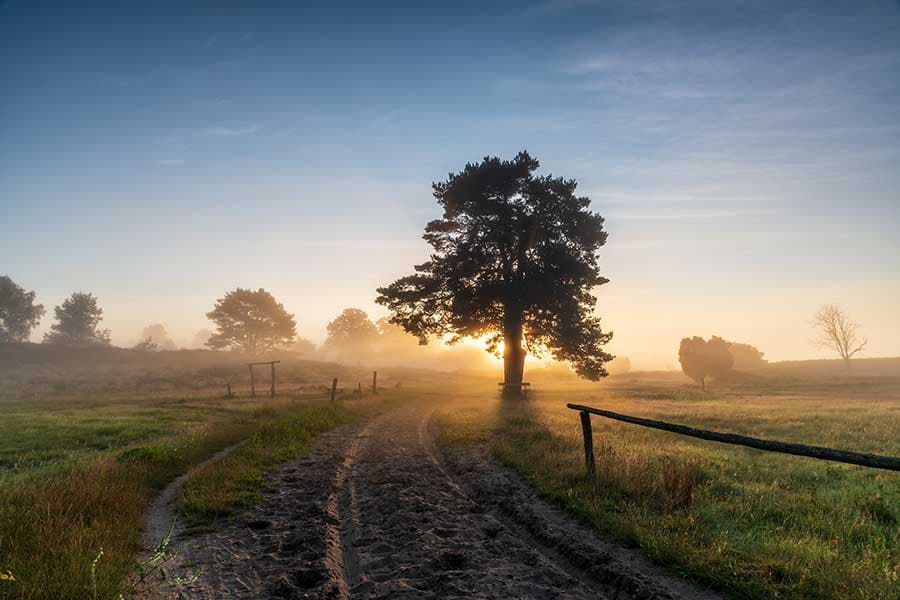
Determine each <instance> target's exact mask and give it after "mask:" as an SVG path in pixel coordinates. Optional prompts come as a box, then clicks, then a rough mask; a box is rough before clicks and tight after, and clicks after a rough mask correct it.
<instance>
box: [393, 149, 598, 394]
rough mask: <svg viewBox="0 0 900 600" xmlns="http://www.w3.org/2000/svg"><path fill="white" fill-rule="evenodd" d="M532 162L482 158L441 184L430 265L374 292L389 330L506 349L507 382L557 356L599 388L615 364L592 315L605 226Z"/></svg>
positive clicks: (522, 156) (522, 157) (570, 189)
mask: <svg viewBox="0 0 900 600" xmlns="http://www.w3.org/2000/svg"><path fill="white" fill-rule="evenodd" d="M538 166H539V163H538V161H537V160H536V159H535V158H533V157H531V156H530V155H529V154H528V153H527V152H520V153H519V154H518V155H516V157H515V158H514V159H513V160H509V161H505V160H501V159H499V158H496V157H486V158H485V159H484V160H483V161H482V162H480V163H470V164H467V165H466V167H465V168H464V169H463V170H462V171H461V172H459V173H450V174H449V175H448V177H447V179H446V180H444V181H440V182H436V183H434V184H433V186H432V187H433V195H434V197H435V198H436V199H437V202H438V204H440V206H441V207H442V208H443V211H444V212H443V216H442V218H440V219H436V220H434V221H431V222H430V223H428V224H427V225H426V227H425V234H424V236H423V237H424V239H425V241H427V242H428V243H429V244H430V245H431V247H432V253H431V257H430V259H429V260H428V261H427V262H425V263H422V264H420V265H416V266H415V273H414V274H412V275H408V276H406V277H402V278H400V279H398V280H397V281H395V282H393V283H391V284H390V285H388V286H386V287H381V288H378V294H379V295H378V298H377V302H378V303H379V304H382V305H384V306H386V307H387V308H388V309H390V311H391V321H392V322H393V323H396V324H397V325H400V326H401V327H403V328H404V329H405V330H406V331H408V332H410V333H412V334H413V335H415V336H417V337H418V338H419V339H420V340H421V342H422V343H425V342H427V340H428V339H429V338H433V337H443V336H445V335H448V334H449V335H450V336H451V337H450V339H449V341H450V342H451V343H453V342H456V341H459V340H460V339H462V338H464V337H472V338H479V337H485V338H486V340H487V348H488V350H489V351H492V352H495V353H499V349H500V345H501V342H502V343H503V354H504V371H505V380H506V382H507V383H510V384H513V385H515V384H518V383H521V381H522V368H523V363H524V358H525V353H526V351H530V352H532V353H534V354H538V355H540V354H541V353H542V352H544V351H549V352H550V353H551V354H552V355H553V356H554V357H555V358H557V359H558V360H563V361H568V362H569V363H571V364H572V365H573V367H574V369H575V371H576V372H577V373H578V374H579V375H581V376H583V377H586V378H588V379H592V380H596V379H599V378H600V377H603V376H605V375H606V374H607V372H606V367H605V364H606V363H607V362H608V361H610V360H611V359H612V356H610V355H609V354H608V353H606V352H605V351H604V349H603V346H604V345H605V344H606V343H607V342H608V341H609V340H610V338H611V337H612V334H611V333H608V332H604V331H603V330H602V328H601V325H600V318H599V317H598V316H596V315H595V314H594V306H595V304H596V298H595V297H594V295H593V291H594V289H595V288H596V287H597V286H600V285H603V284H604V283H607V281H608V280H607V279H606V278H605V277H603V276H602V275H601V274H600V268H599V264H598V260H597V252H598V250H599V249H600V247H601V246H603V245H604V244H605V243H606V238H607V234H606V231H604V229H603V223H604V221H603V218H602V217H601V216H600V215H599V214H597V213H594V212H591V211H590V210H589V206H590V199H588V198H586V197H584V196H578V195H577V194H576V182H575V181H574V180H571V179H564V178H561V177H553V176H551V175H546V176H537V175H535V171H536V170H537V168H538Z"/></svg>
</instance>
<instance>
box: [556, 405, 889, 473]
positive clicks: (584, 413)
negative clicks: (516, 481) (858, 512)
mask: <svg viewBox="0 0 900 600" xmlns="http://www.w3.org/2000/svg"><path fill="white" fill-rule="evenodd" d="M566 407H567V408H570V409H572V410H577V411H578V412H579V413H580V414H581V432H582V435H583V436H584V464H585V467H586V468H587V470H588V473H589V474H591V475H593V474H594V472H595V471H596V463H595V461H594V435H593V432H592V430H591V415H597V416H600V417H605V418H607V419H613V420H614V421H622V422H623V423H631V424H632V425H640V426H641V427H650V428H652V429H661V430H663V431H671V432H672V433H677V434H680V435H686V436H688V437H694V438H699V439H701V440H710V441H713V442H720V443H723V444H734V445H736V446H747V447H748V448H756V449H757V450H765V451H767V452H780V453H782V454H793V455H795V456H808V457H809V458H817V459H819V460H831V461H835V462H842V463H849V464H851V465H859V466H862V467H870V468H872V469H887V470H889V471H900V458H898V457H895V456H880V455H878V454H864V453H862V452H848V451H846V450H836V449H834V448H825V447H823V446H807V445H805V444H794V443H790V442H778V441H773V440H763V439H759V438H754V437H748V436H746V435H738V434H735V433H720V432H718V431H709V430H707V429H695V428H693V427H688V426H686V425H674V424H672V423H666V422H664V421H654V420H652V419H642V418H640V417H632V416H631V415H623V414H619V413H615V412H612V411H609V410H603V409H600V408H594V407H591V406H584V405H581V404H571V403H569V404H566Z"/></svg>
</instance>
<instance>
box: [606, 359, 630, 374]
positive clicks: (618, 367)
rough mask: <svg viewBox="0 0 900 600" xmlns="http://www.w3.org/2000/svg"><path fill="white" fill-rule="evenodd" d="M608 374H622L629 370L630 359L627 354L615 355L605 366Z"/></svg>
mask: <svg viewBox="0 0 900 600" xmlns="http://www.w3.org/2000/svg"><path fill="white" fill-rule="evenodd" d="M606 370H607V371H609V374H610V375H624V374H625V373H628V372H629V371H631V360H629V358H628V357H627V356H617V357H615V358H614V359H612V361H611V362H610V363H609V365H608V366H607V369H606Z"/></svg>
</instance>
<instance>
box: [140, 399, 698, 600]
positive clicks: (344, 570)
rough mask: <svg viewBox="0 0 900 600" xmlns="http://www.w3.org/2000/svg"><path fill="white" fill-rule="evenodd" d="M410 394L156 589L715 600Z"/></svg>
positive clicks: (305, 461)
mask: <svg viewBox="0 0 900 600" xmlns="http://www.w3.org/2000/svg"><path fill="white" fill-rule="evenodd" d="M430 414H431V408H430V407H429V406H427V405H424V404H412V405H407V406H404V407H401V408H399V409H395V410H393V411H390V412H388V413H385V414H383V415H380V416H378V417H374V418H371V419H369V420H367V421H364V422H362V423H358V424H355V425H350V426H345V427H341V428H339V429H336V430H334V431H332V432H329V433H326V434H323V435H322V436H321V437H320V439H319V442H318V443H317V445H316V447H315V449H314V451H313V452H311V453H309V454H306V455H304V456H301V457H299V458H298V459H296V460H294V461H291V462H289V463H287V464H286V465H284V466H282V467H281V468H279V469H277V470H276V471H274V472H273V473H272V474H271V475H270V477H269V482H270V484H271V486H270V489H269V490H268V491H267V493H266V494H265V498H264V500H263V501H262V502H261V503H260V504H259V505H258V506H256V507H255V508H254V509H252V510H250V511H248V512H247V513H246V514H244V515H242V516H241V517H240V518H237V519H234V520H231V521H228V522H224V523H222V524H221V526H220V527H219V528H218V529H217V530H216V531H215V532H211V533H207V534H203V535H200V536H198V537H195V538H191V539H189V540H176V542H175V546H176V548H175V549H176V550H178V551H179V552H180V558H179V560H178V562H177V564H175V565H173V566H171V571H170V574H171V575H173V576H182V575H185V574H186V573H188V572H190V571H192V570H194V569H197V568H198V567H201V566H202V567H203V568H204V571H203V573H202V575H201V576H200V578H199V579H198V580H197V581H196V582H194V583H192V584H190V585H188V586H184V587H183V588H181V589H178V588H174V587H164V588H160V589H158V590H157V591H156V592H155V593H154V594H153V595H152V597H154V598H281V599H292V598H359V599H363V598H365V599H376V598H442V599H445V598H446V599H451V598H475V599H485V600H486V599H491V598H496V599H507V598H533V599H551V598H576V599H582V598H583V599H587V598H619V599H638V598H715V597H716V596H715V595H713V594H710V593H708V592H705V591H703V590H700V589H697V588H695V587H693V586H691V585H688V584H686V583H684V582H682V581H680V580H677V579H675V578H673V577H671V576H668V575H666V574H665V573H664V572H663V571H662V570H661V569H659V568H658V567H655V566H654V565H652V564H650V563H649V562H648V561H646V560H644V559H643V558H642V557H640V555H639V554H637V553H636V552H635V551H633V550H628V549H624V548H621V547H618V546H616V545H614V544H611V543H608V542H604V541H602V540H600V539H598V538H597V536H596V534H595V533H594V532H592V531H589V530H587V529H585V528H582V527H579V526H578V525H576V524H574V523H572V522H571V520H570V519H568V518H567V517H565V516H564V515H562V514H561V513H559V512H558V511H556V510H555V509H553V508H552V507H550V506H549V505H547V504H546V503H544V502H542V501H540V500H539V499H537V498H536V497H535V495H534V494H533V492H531V490H530V489H529V488H528V487H527V486H526V485H525V484H524V483H523V482H522V481H521V480H519V479H518V478H517V477H515V476H514V475H513V474H511V473H509V472H507V471H505V470H504V469H502V468H500V467H498V466H497V465H496V463H494V461H493V460H491V459H490V458H489V456H488V455H487V453H486V452H483V451H479V450H467V451H454V452H453V453H452V454H449V455H447V456H444V455H442V454H440V453H439V452H438V451H436V450H435V447H434V444H433V441H432V439H433V436H432V432H431V430H430V427H429V417H430Z"/></svg>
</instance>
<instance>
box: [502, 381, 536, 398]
mask: <svg viewBox="0 0 900 600" xmlns="http://www.w3.org/2000/svg"><path fill="white" fill-rule="evenodd" d="M497 386H499V387H502V388H503V391H504V392H505V391H506V390H507V389H510V390H511V389H520V390H521V391H522V396H527V395H528V388H529V387H531V384H530V383H528V382H527V381H523V382H522V383H503V382H502V381H501V382H500V383H498V384H497Z"/></svg>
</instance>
